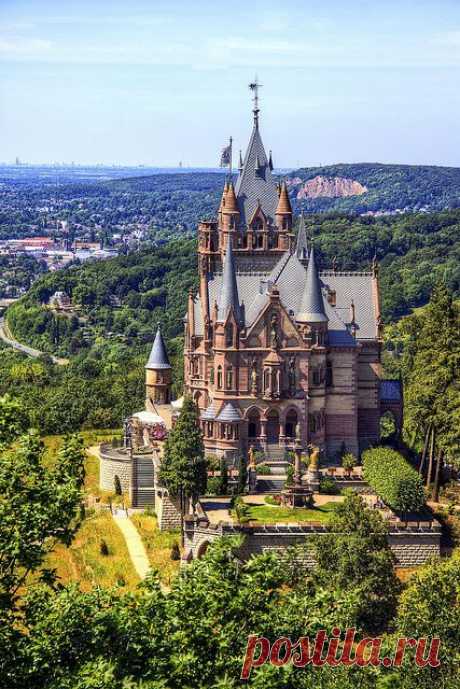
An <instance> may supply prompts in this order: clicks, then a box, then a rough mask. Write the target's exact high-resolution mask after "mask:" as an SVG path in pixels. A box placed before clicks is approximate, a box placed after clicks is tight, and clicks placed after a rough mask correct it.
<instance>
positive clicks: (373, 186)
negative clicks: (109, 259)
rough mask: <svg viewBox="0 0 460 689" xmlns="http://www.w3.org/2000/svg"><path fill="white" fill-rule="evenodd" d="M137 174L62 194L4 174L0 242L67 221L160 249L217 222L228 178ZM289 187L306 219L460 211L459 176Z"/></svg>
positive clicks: (295, 176) (325, 174)
mask: <svg viewBox="0 0 460 689" xmlns="http://www.w3.org/2000/svg"><path fill="white" fill-rule="evenodd" d="M136 172H137V176H134V177H126V178H124V179H112V180H103V179H92V180H89V181H86V182H85V181H82V180H78V181H75V182H70V181H68V178H67V177H65V175H64V173H63V172H62V171H61V172H60V174H61V175H62V176H63V179H64V180H66V182H65V183H61V184H60V185H59V187H55V186H53V185H51V184H50V183H49V181H46V182H45V181H44V180H43V178H42V177H41V176H40V175H39V173H38V172H37V173H36V176H35V177H34V176H33V175H32V174H30V175H28V176H27V177H26V178H23V177H15V176H14V175H15V174H19V173H15V172H14V170H12V171H10V172H9V173H8V174H7V173H4V174H3V176H2V175H0V239H4V238H7V237H21V236H25V235H28V236H33V235H42V234H43V233H48V234H53V233H55V231H56V223H57V221H59V220H67V221H68V222H69V223H70V225H71V227H72V228H73V229H74V230H75V231H76V232H77V234H78V236H86V237H88V238H94V236H96V235H97V234H98V233H100V232H101V231H103V232H104V235H105V236H107V237H108V238H110V236H111V235H112V234H115V233H118V234H121V235H126V234H129V233H130V232H132V231H133V230H134V229H139V228H140V229H142V230H143V232H144V234H145V238H146V239H151V240H154V241H156V242H158V241H160V242H161V241H167V240H170V239H172V238H174V237H179V236H180V237H183V236H184V235H189V236H194V235H195V232H196V225H197V223H198V222H199V221H200V220H201V219H203V218H207V217H211V216H214V215H215V212H216V209H217V207H218V205H219V199H220V196H221V193H222V186H223V181H224V173H221V174H219V173H215V172H191V173H188V174H155V175H149V174H143V175H142V176H141V175H140V174H139V170H137V171H136ZM318 177H319V178H320V179H321V183H319V182H315V183H314V184H313V187H314V188H313V189H312V193H311V194H302V189H303V188H305V184H306V183H307V184H308V183H309V182H311V181H312V180H315V178H318ZM286 179H287V180H288V181H290V182H291V184H290V194H291V198H292V201H293V204H294V206H295V208H296V209H297V210H300V209H303V210H305V211H306V212H308V213H315V212H324V211H341V212H347V213H357V214H362V213H369V212H371V213H377V212H385V213H392V212H395V211H397V210H398V209H399V211H402V210H403V209H406V210H411V211H416V210H420V209H424V210H443V209H445V208H456V207H458V206H459V205H460V168H447V167H433V166H410V165H381V164H378V163H362V164H351V165H330V166H326V167H315V168H301V169H299V170H295V171H293V172H291V173H290V174H289V175H287V176H286ZM335 179H338V180H339V181H338V182H334V180H335ZM309 186H312V185H311V184H310V185H309ZM331 189H332V191H331ZM324 190H326V194H327V195H326V196H324V195H322V194H323V193H324ZM355 191H358V192H360V194H359V195H356V194H353V192H355ZM348 194H353V195H348ZM302 196H303V197H302ZM298 197H299V198H298Z"/></svg>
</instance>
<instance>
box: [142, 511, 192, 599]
mask: <svg viewBox="0 0 460 689" xmlns="http://www.w3.org/2000/svg"><path fill="white" fill-rule="evenodd" d="M131 520H132V522H133V524H134V525H135V527H136V529H137V530H138V531H139V533H140V535H141V538H142V541H143V543H144V546H145V549H146V551H147V555H148V558H149V562H150V564H151V566H152V568H154V569H156V570H157V571H158V574H159V576H160V580H161V582H162V583H163V584H165V585H166V586H169V584H170V583H171V579H172V577H174V575H175V574H177V572H178V571H179V561H178V560H171V548H172V545H173V543H178V542H179V540H180V534H179V533H178V532H175V531H159V530H158V526H157V520H156V517H153V516H150V515H148V514H135V515H132V516H131Z"/></svg>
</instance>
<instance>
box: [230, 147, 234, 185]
mask: <svg viewBox="0 0 460 689" xmlns="http://www.w3.org/2000/svg"><path fill="white" fill-rule="evenodd" d="M232 159H233V139H232V137H230V181H232Z"/></svg>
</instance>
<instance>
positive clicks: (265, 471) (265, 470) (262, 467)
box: [257, 464, 272, 476]
mask: <svg viewBox="0 0 460 689" xmlns="http://www.w3.org/2000/svg"><path fill="white" fill-rule="evenodd" d="M257 473H258V474H260V475H261V476H268V475H269V474H271V473H272V470H271V469H270V467H269V466H267V464H258V465H257Z"/></svg>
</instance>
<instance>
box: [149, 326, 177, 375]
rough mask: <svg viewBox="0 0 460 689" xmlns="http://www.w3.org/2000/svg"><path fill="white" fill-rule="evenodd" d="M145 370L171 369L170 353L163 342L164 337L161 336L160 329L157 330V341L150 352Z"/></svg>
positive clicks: (155, 340)
mask: <svg viewBox="0 0 460 689" xmlns="http://www.w3.org/2000/svg"><path fill="white" fill-rule="evenodd" d="M145 368H153V369H166V368H171V364H170V363H169V359H168V353H167V351H166V346H165V343H164V340H163V335H162V334H161V330H160V328H158V330H157V334H156V335H155V339H154V341H153V345H152V349H151V351H150V356H149V359H148V361H147V363H146V365H145Z"/></svg>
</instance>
